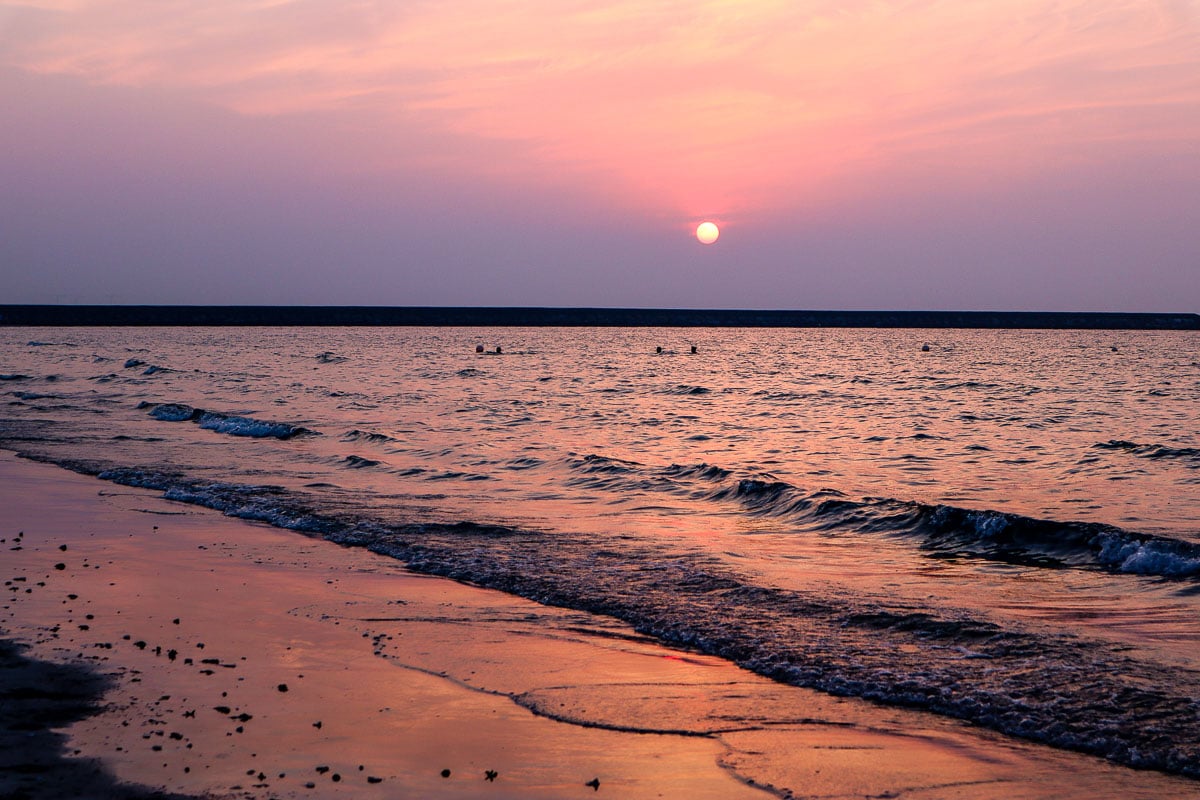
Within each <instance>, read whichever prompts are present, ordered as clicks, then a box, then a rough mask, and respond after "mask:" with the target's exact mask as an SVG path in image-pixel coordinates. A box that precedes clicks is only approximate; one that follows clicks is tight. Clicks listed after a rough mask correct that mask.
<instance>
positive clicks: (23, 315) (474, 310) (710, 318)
mask: <svg viewBox="0 0 1200 800" xmlns="http://www.w3.org/2000/svg"><path fill="white" fill-rule="evenodd" d="M0 326H47V327H79V326H251V327H253V326H290V327H300V326H430V327H454V326H462V327H622V328H638V327H643V328H645V327H650V328H656V327H666V328H696V327H704V328H984V329H1062V330H1065V329H1079V330H1193V331H1194V330H1200V315H1198V314H1193V313H1098V312H1058V311H804V310H752V309H690V308H674V309H673V308H517V307H507V308H506V307H450V306H445V307H434V306H424V307H421V306H401V307H389V306H186V305H185V306H136V305H129V306H100V305H0Z"/></svg>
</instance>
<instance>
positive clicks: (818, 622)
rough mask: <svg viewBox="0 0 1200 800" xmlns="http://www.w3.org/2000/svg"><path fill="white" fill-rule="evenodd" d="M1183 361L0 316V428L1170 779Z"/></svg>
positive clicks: (1134, 340) (1181, 641)
mask: <svg viewBox="0 0 1200 800" xmlns="http://www.w3.org/2000/svg"><path fill="white" fill-rule="evenodd" d="M479 343H482V344H483V345H485V348H486V349H487V350H488V351H494V350H495V347H496V346H497V345H500V346H501V347H502V348H503V353H502V354H494V353H491V352H488V353H484V354H477V353H476V352H475V348H476V344H479ZM924 343H928V345H929V350H928V351H923V350H922V344H924ZM692 345H696V346H697V349H698V353H696V354H694V355H693V354H691V353H690V347H691V346H692ZM1198 345H1200V335H1198V334H1196V333H1194V332H1127V331H1119V332H1091V331H1088V332H1075V331H944V330H939V331H896V330H777V329H771V330H766V329H754V330H736V329H679V330H671V329H480V330H473V329H464V328H442V329H412V328H388V329H378V328H365V329H340V328H339V329H316V328H309V329H217V328H181V329H146V328H142V329H63V330H47V329H4V330H0V392H3V393H4V400H5V401H6V403H5V404H4V405H3V406H0V408H3V411H0V444H3V446H5V447H9V448H11V449H16V450H19V451H23V452H26V453H28V454H30V455H32V456H34V457H38V458H42V459H45V460H50V461H54V462H57V463H62V464H64V465H68V466H72V467H73V468H76V469H79V470H81V471H85V472H92V473H97V474H101V475H102V477H105V478H107V479H110V480H116V481H119V482H125V483H132V484H140V485H147V486H152V487H155V488H160V489H162V490H164V491H166V492H167V493H168V496H171V497H174V498H176V499H179V500H184V501H189V502H198V503H202V504H205V505H209V506H213V507H217V508H221V509H222V510H225V511H227V512H228V513H232V514H236V515H239V516H246V517H251V518H256V519H263V520H267V521H270V522H273V523H275V524H279V525H282V526H285V527H291V528H295V529H298V530H303V531H307V532H312V533H319V534H322V535H325V536H327V537H329V538H333V539H335V540H338V541H344V542H347V543H352V544H359V545H363V546H368V547H371V548H372V549H375V550H377V551H379V552H385V553H389V554H392V555H396V556H398V557H401V558H404V559H406V560H408V561H410V562H411V563H413V564H414V565H415V566H416V567H417V568H420V569H424V570H427V571H430V572H435V573H438V574H448V575H453V576H454V577H458V578H462V579H466V580H471V581H475V582H478V583H481V584H485V585H489V586H495V587H498V588H503V589H506V590H508V591H512V592H515V593H519V594H523V595H525V596H529V597H534V598H535V599H540V600H542V601H544V602H551V603H555V604H560V605H566V606H570V607H575V608H581V609H587V610H595V611H602V612H606V613H610V614H613V615H615V616H619V617H621V618H623V619H626V620H629V621H630V622H632V623H634V624H635V625H636V626H637V627H638V628H639V629H640V630H643V631H645V632H648V633H652V634H654V635H657V636H660V637H662V638H664V639H668V640H670V641H675V642H682V643H687V644H690V645H693V646H696V647H698V648H700V649H703V650H706V651H707V652H710V653H715V654H719V655H723V656H726V657H728V658H732V659H734V660H736V661H738V662H739V663H743V664H745V665H747V666H750V667H751V668H753V669H755V670H757V671H759V672H762V673H764V674H768V675H771V676H772V677H776V678H778V679H781V680H785V681H789V682H793V683H798V684H802V685H807V686H814V687H816V688H820V689H824V690H826V691H831V692H834V693H840V694H850V695H857V696H865V697H872V698H875V699H879V700H882V701H885V702H891V703H898V704H903V705H912V706H916V707H921V708H927V709H930V710H933V711H937V712H939V713H944V714H948V715H950V716H957V717H962V718H966V719H970V720H973V721H975V722H978V723H980V724H983V725H987V726H989V727H993V728H996V729H998V730H1002V731H1005V732H1008V733H1014V734H1018V735H1022V736H1025V737H1027V738H1033V739H1036V740H1041V741H1047V742H1049V743H1052V744H1056V745H1059V746H1064V747H1070V748H1074V749H1083V750H1085V751H1089V752H1096V753H1099V754H1102V755H1107V756H1108V757H1110V758H1113V759H1114V760H1117V761H1119V762H1121V763H1127V764H1134V765H1140V766H1151V767H1156V768H1160V769H1168V770H1171V771H1178V772H1184V773H1188V774H1193V775H1200V709H1198V708H1197V703H1196V700H1195V698H1196V697H1200V673H1198V672H1197V669H1198V665H1200V616H1198V613H1197V612H1200V438H1198V436H1197V431H1198V430H1200V348H1198ZM659 346H661V347H663V349H664V352H663V353H662V354H658V353H656V352H655V351H656V348H657V347H659Z"/></svg>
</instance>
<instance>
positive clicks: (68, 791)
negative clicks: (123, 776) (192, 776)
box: [0, 631, 195, 800]
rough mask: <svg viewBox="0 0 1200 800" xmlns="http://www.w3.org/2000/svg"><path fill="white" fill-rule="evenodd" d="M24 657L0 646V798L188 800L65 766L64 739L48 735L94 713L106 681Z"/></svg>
mask: <svg viewBox="0 0 1200 800" xmlns="http://www.w3.org/2000/svg"><path fill="white" fill-rule="evenodd" d="M2 633H3V632H2V631H0V634H2ZM24 650H25V646H24V645H23V644H20V643H18V642H16V641H14V640H12V639H5V638H0V795H3V796H4V797H11V798H14V799H15V800H42V799H43V798H44V799H45V800H56V799H57V798H61V797H97V798H100V797H102V798H107V799H108V800H195V799H194V798H190V799H189V797H188V796H186V795H179V794H173V793H169V792H163V791H160V790H156V789H151V788H148V787H141V786H134V785H131V784H125V783H120V782H119V781H117V779H116V778H114V777H113V775H112V774H111V773H110V772H108V771H107V770H106V769H105V768H104V765H103V764H101V763H100V762H99V761H94V760H89V759H81V758H67V757H66V741H67V737H66V734H63V733H59V732H58V731H57V730H55V729H57V728H62V727H64V726H66V725H68V724H70V723H72V722H75V721H77V720H81V719H84V718H86V717H90V716H92V715H93V714H96V713H98V712H99V711H100V710H101V707H100V705H99V703H100V701H101V699H102V697H103V696H104V693H105V692H106V691H107V690H108V688H109V687H110V686H111V679H109V678H107V677H106V676H104V675H101V674H100V673H98V672H96V671H95V670H94V669H92V668H91V667H88V666H86V665H83V664H55V663H53V662H50V661H41V660H38V659H33V658H30V657H29V656H27V655H25V653H24Z"/></svg>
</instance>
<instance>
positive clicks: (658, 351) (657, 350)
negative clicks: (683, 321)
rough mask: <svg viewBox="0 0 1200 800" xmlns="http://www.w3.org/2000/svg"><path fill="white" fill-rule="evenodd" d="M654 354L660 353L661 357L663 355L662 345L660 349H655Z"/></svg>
mask: <svg viewBox="0 0 1200 800" xmlns="http://www.w3.org/2000/svg"><path fill="white" fill-rule="evenodd" d="M654 352H656V353H658V354H659V355H660V356H661V355H662V345H659V346H658V347H656V348H654Z"/></svg>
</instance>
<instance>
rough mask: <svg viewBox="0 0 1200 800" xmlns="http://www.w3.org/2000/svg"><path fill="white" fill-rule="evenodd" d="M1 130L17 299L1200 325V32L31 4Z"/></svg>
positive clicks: (631, 14)
mask: <svg viewBox="0 0 1200 800" xmlns="http://www.w3.org/2000/svg"><path fill="white" fill-rule="evenodd" d="M0 109H3V118H4V124H3V125H0V212H3V217H2V219H3V220H4V221H0V226H3V229H4V230H3V235H2V236H0V274H2V276H3V288H4V291H3V294H4V295H5V299H6V300H7V301H11V302H151V303H169V302H202V303H335V304H341V303H348V304H388V305H423V304H435V305H436V304H451V305H458V304H462V305H580V306H587V305H622V306H684V307H687V306H723V307H761V308H769V307H796V308H888V307H896V308H978V309H990V308H1000V309H1064V310H1075V309H1085V310H1137V311H1140V310H1147V311H1149V310H1164V311H1165V310H1179V311H1194V310H1197V309H1198V308H1200V234H1198V233H1197V228H1200V223H1198V222H1197V220H1200V188H1197V187H1200V4H1198V3H1196V2H1193V1H1192V0H1176V1H1174V2H1172V1H1170V0H1163V1H1162V2H1145V1H1144V0H1142V1H1139V2H1089V1H1087V0H1082V1H1080V2H1047V1H1046V0H1010V1H1009V2H1005V3H992V2H963V0H957V2H920V1H919V0H918V1H917V2H908V3H883V2H859V1H858V0H850V2H745V1H744V0H743V1H741V2H715V1H713V2H691V3H683V2H647V1H646V0H639V2H610V3H600V2H589V1H588V0H554V1H553V2H551V1H550V0H507V1H506V2H496V0H488V1H487V2H482V1H481V0H461V1H460V2H456V3H435V2H423V1H420V0H418V1H417V2H407V3H403V4H401V3H395V2H382V1H381V2H366V1H365V0H363V1H360V2H332V1H331V0H307V1H305V0H296V1H294V2H288V1H286V0H274V1H268V0H263V1H262V2H251V1H249V0H238V2H232V0H209V1H208V2H205V3H195V2H178V1H177V0H176V1H172V0H153V1H150V0H147V1H145V2H120V1H119V0H108V2H91V1H90V0H29V2H23V3H18V4H14V3H4V2H0ZM704 219H713V220H715V221H717V222H718V223H720V224H721V227H722V235H721V239H720V241H719V242H718V243H717V244H715V245H713V246H711V247H703V246H701V245H699V244H698V243H697V242H696V241H695V239H694V238H693V237H692V235H691V231H692V229H694V227H695V225H696V223H697V222H699V221H701V220H704Z"/></svg>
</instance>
